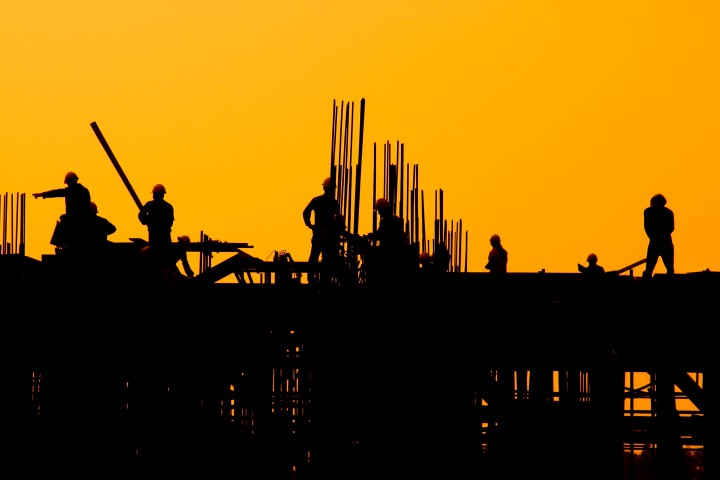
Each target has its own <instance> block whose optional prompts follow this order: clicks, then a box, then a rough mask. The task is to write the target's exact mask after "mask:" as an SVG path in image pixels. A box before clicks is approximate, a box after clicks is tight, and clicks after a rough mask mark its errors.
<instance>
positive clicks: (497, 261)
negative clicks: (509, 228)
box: [485, 233, 508, 275]
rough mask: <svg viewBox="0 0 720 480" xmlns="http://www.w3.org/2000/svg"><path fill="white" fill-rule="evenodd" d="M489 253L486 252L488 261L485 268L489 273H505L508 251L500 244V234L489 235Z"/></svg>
mask: <svg viewBox="0 0 720 480" xmlns="http://www.w3.org/2000/svg"><path fill="white" fill-rule="evenodd" d="M490 245H491V246H492V248H491V249H490V253H489V254H488V263H487V264H486V265H485V269H486V270H490V273H491V274H494V275H502V274H505V273H507V263H508V252H507V250H505V248H504V247H503V246H502V243H501V241H500V235H498V234H497V233H495V234H493V235H492V236H491V237H490Z"/></svg>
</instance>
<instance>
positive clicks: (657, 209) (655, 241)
mask: <svg viewBox="0 0 720 480" xmlns="http://www.w3.org/2000/svg"><path fill="white" fill-rule="evenodd" d="M666 204H667V200H666V199H665V197H664V196H663V195H662V194H660V193H658V194H657V195H653V197H652V198H651V199H650V206H649V207H648V208H646V209H645V211H644V212H643V223H644V227H645V233H646V234H647V236H648V247H647V257H646V263H645V271H644V272H643V278H651V277H652V275H653V270H655V266H656V265H657V262H658V259H659V258H662V261H663V264H665V269H666V270H667V274H668V275H673V274H674V273H675V246H674V245H673V241H672V233H673V231H674V230H675V214H674V213H673V211H672V210H670V209H669V208H667V207H666V206H665V205H666Z"/></svg>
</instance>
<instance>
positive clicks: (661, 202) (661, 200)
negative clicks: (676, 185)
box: [650, 193, 667, 207]
mask: <svg viewBox="0 0 720 480" xmlns="http://www.w3.org/2000/svg"><path fill="white" fill-rule="evenodd" d="M666 203H667V200H666V199H665V197H664V196H663V194H662V193H658V194H656V195H653V197H652V198H651V199H650V206H651V207H664V206H665V204H666Z"/></svg>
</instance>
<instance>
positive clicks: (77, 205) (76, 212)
mask: <svg viewBox="0 0 720 480" xmlns="http://www.w3.org/2000/svg"><path fill="white" fill-rule="evenodd" d="M65 184H66V185H67V186H66V187H65V188H58V189H54V190H48V191H45V192H40V193H33V197H35V198H59V197H63V198H65V213H64V214H62V215H60V220H59V221H58V223H57V225H56V226H55V231H54V232H53V236H52V239H51V240H50V243H51V244H52V245H55V246H56V247H57V248H58V249H59V250H64V249H69V250H72V249H76V250H80V249H81V247H83V246H86V245H83V243H86V240H87V239H88V238H89V228H90V220H91V216H92V212H91V207H90V191H89V190H88V189H87V188H86V187H85V186H84V185H82V184H81V183H79V178H78V176H77V174H76V173H75V172H67V174H65ZM78 247H80V248H78Z"/></svg>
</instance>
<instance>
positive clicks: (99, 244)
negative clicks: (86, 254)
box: [90, 202, 117, 253]
mask: <svg viewBox="0 0 720 480" xmlns="http://www.w3.org/2000/svg"><path fill="white" fill-rule="evenodd" d="M90 211H91V212H92V217H91V220H90V222H91V224H90V225H91V226H90V235H91V238H90V242H91V243H92V247H93V249H94V251H95V252H96V253H102V252H105V251H106V250H107V248H108V246H109V244H110V243H112V242H110V241H109V240H108V236H109V235H112V234H113V233H115V231H116V230H117V228H116V227H115V225H113V224H112V222H110V220H108V219H107V218H105V217H101V216H100V215H98V207H97V205H96V204H95V202H90Z"/></svg>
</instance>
